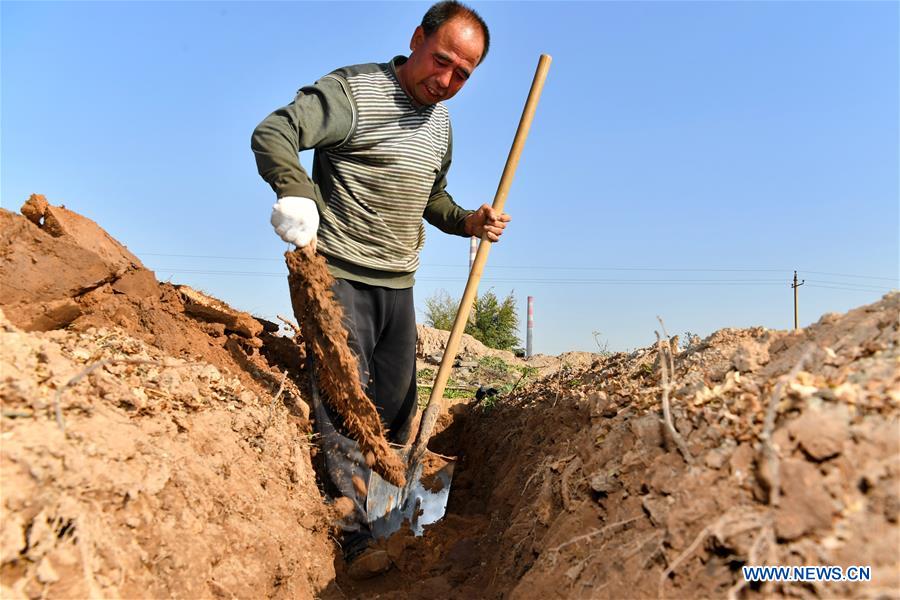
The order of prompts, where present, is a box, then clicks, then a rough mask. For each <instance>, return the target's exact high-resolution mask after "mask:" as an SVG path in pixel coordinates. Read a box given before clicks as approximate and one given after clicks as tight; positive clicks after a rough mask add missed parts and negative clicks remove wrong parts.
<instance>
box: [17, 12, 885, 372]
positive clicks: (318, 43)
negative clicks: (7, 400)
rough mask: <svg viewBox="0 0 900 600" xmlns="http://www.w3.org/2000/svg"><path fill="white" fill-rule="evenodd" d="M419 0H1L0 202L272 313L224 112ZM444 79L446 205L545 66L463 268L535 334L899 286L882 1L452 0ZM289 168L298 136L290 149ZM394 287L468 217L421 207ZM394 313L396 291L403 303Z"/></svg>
mask: <svg viewBox="0 0 900 600" xmlns="http://www.w3.org/2000/svg"><path fill="white" fill-rule="evenodd" d="M428 5H429V4H428V3H421V2H404V3H399V2H395V3H380V2H367V3H349V2H330V3H300V2H298V3H292V2H277V3H263V2H252V3H245V2H226V3H214V2H194V3H187V2H158V3H137V2H135V3H132V2H100V3H80V2H59V3H52V2H9V1H4V2H2V3H0V18H2V25H0V27H2V41H0V44H2V46H0V50H2V55H0V60H2V64H0V73H2V81H0V83H2V98H0V102H2V104H0V112H2V114H0V128H2V147H0V153H2V154H0V158H2V164H0V177H2V181H0V202H2V206H3V207H4V208H7V209H10V210H17V209H18V206H19V205H21V203H22V202H23V201H24V200H25V199H26V198H27V197H28V195H29V194H30V193H33V192H37V193H42V194H45V195H46V196H47V197H48V198H49V199H50V200H51V202H53V203H62V204H65V205H66V206H68V207H69V208H71V209H74V210H76V211H78V212H80V213H82V214H85V215H87V216H89V217H91V218H93V219H95V220H96V221H97V222H99V223H100V224H101V225H102V226H103V227H105V228H106V229H107V230H108V231H109V232H110V233H111V234H112V235H114V236H115V237H116V238H118V239H119V240H121V241H122V242H123V243H125V244H126V245H127V246H128V247H129V248H130V249H131V250H132V251H134V252H135V253H137V254H138V255H139V256H140V257H141V258H142V260H144V262H145V263H146V264H147V266H149V267H151V268H153V269H155V270H156V271H157V276H158V277H159V278H160V279H161V280H167V279H170V278H171V280H172V281H174V282H181V283H187V284H190V285H193V286H196V287H198V288H201V289H204V290H206V291H208V292H210V293H212V294H214V295H217V296H219V297H221V298H223V299H224V300H226V301H228V302H230V303H231V304H233V305H234V306H236V307H239V308H242V309H244V310H249V311H252V312H255V313H257V314H261V315H264V316H269V317H273V316H274V315H275V314H276V313H289V312H290V303H289V299H288V292H287V285H286V282H285V280H284V278H283V276H282V274H283V273H284V266H283V261H282V259H281V254H282V252H283V251H284V250H285V245H284V244H283V243H282V242H281V241H280V240H279V239H278V238H277V237H276V236H275V234H274V233H273V232H272V230H271V227H270V226H269V224H268V218H269V212H270V210H271V205H272V203H273V202H274V197H273V194H272V192H271V189H270V188H269V187H268V185H267V184H265V183H264V182H263V181H262V180H261V179H260V178H259V176H258V175H257V173H256V166H255V163H254V160H253V155H252V153H251V152H250V149H249V138H250V133H251V132H252V130H253V128H254V127H255V126H256V124H257V123H258V122H259V121H260V120H262V119H263V118H264V117H265V116H266V115H267V114H268V113H269V112H271V111H272V110H274V109H275V108H277V107H279V106H281V105H284V104H286V103H288V102H289V101H290V100H291V98H292V97H293V94H294V93H295V91H296V90H297V88H299V87H300V86H302V85H304V84H306V83H310V82H312V81H314V80H315V79H317V78H319V77H320V76H321V75H324V74H325V73H327V72H329V71H331V70H332V69H334V68H337V67H340V66H343V65H348V64H356V63H363V62H373V61H374V62H383V61H386V60H388V59H390V58H391V57H392V56H395V55H397V54H404V53H406V52H407V50H408V42H409V37H410V35H411V33H412V31H413V29H414V28H415V26H416V25H417V23H418V21H419V19H420V18H421V15H422V13H423V12H424V11H425V10H426V9H427V7H428ZM473 6H474V7H475V8H476V9H478V10H479V11H480V12H481V13H482V15H483V16H484V17H485V19H486V20H487V22H488V24H489V25H490V27H491V31H492V47H491V52H490V55H489V56H488V58H487V60H486V61H485V63H484V64H483V65H482V66H481V67H479V68H478V70H477V71H476V72H475V74H474V75H473V77H472V79H471V80H470V82H469V83H467V85H466V87H465V88H464V89H463V90H462V91H461V92H460V94H459V95H458V96H457V97H456V98H454V99H452V100H451V101H450V102H449V103H448V107H449V109H450V112H451V116H452V119H453V126H454V160H453V167H452V169H451V173H450V178H449V182H450V183H449V187H448V190H449V191H450V192H451V193H452V194H453V195H454V197H455V199H456V200H457V202H458V203H459V204H461V205H463V206H466V207H475V206H477V205H479V204H481V203H483V202H490V201H491V200H492V198H493V194H494V192H495V190H496V187H497V183H498V181H499V178H500V174H501V172H502V169H503V165H504V162H505V160H506V156H507V153H508V151H509V146H510V143H511V142H512V137H513V134H514V132H515V128H516V125H517V123H518V119H519V116H520V114H521V109H522V106H523V103H524V100H525V96H526V94H527V91H528V87H529V85H530V82H531V77H532V75H533V72H534V68H535V65H536V63H537V59H538V56H539V55H540V54H541V53H547V54H551V55H552V56H553V59H554V61H553V65H552V67H551V71H550V76H549V78H548V80H547V85H546V88H545V90H544V95H543V98H542V100H541V104H540V106H539V107H538V112H537V116H536V119H535V122H534V125H533V127H532V131H531V135H530V137H529V139H528V142H527V144H526V147H525V152H524V155H523V157H522V160H521V162H520V163H519V169H518V173H517V175H516V179H515V183H514V184H513V187H512V190H511V192H510V195H509V198H508V200H507V204H506V208H507V211H508V212H509V213H510V214H511V215H512V216H513V222H512V224H511V225H510V228H509V229H508V230H507V233H506V234H505V236H504V238H503V240H502V241H501V242H500V243H499V244H497V245H495V246H494V248H493V249H492V251H491V255H490V258H489V260H488V264H487V268H486V271H485V276H484V280H483V283H482V286H481V289H482V290H485V289H488V288H493V290H494V291H495V292H496V293H498V295H501V296H504V295H506V294H507V293H510V292H511V291H514V293H515V296H516V298H517V299H518V302H519V306H520V308H521V312H522V338H523V340H524V322H525V319H524V312H525V298H526V296H528V295H532V296H534V297H535V335H534V337H535V351H536V352H545V353H553V354H555V353H559V352H563V351H566V350H592V349H596V348H597V346H596V344H595V341H594V336H593V335H592V332H594V331H599V332H600V334H599V336H598V339H600V340H601V341H602V342H603V343H606V344H608V347H609V348H610V349H613V350H620V349H628V348H633V347H636V346H643V345H646V344H648V343H650V342H651V341H652V340H653V339H654V336H653V330H654V329H656V328H658V324H657V322H656V315H661V316H662V317H663V318H664V319H665V321H666V325H667V328H668V329H669V330H670V332H671V333H681V332H684V331H686V330H687V331H692V332H695V333H699V334H701V335H707V334H709V333H711V332H712V331H714V330H716V329H719V328H722V327H746V326H753V325H763V326H766V327H771V328H778V329H783V328H788V327H790V326H791V323H792V318H793V306H792V292H791V289H790V287H789V281H790V277H791V275H792V271H793V269H798V270H799V271H800V276H801V278H805V279H806V281H807V283H806V285H804V286H803V287H801V288H800V315H801V324H809V323H811V322H813V321H815V320H817V319H818V318H819V317H820V316H821V315H822V314H823V313H825V312H832V311H845V310H848V309H850V308H852V307H855V306H859V305H861V304H865V303H868V302H872V301H874V300H876V299H878V298H879V297H880V296H881V294H883V293H884V291H886V290H888V289H890V288H892V287H893V288H896V287H897V286H898V281H897V278H898V260H900V249H898V231H900V213H898V211H900V209H898V204H900V189H898V181H900V177H898V168H900V167H898V165H900V151H898V144H900V142H898V140H900V125H898V106H900V99H898V86H900V81H898V72H900V67H898V56H900V42H898V22H900V19H898V17H900V14H898V6H900V5H898V3H896V2H783V3H782V2H621V3H614V2H597V3H588V2H577V3H560V2H553V3H549V2H527V3H520V2H477V3H473ZM302 161H303V163H304V164H306V165H309V164H310V161H311V155H310V156H307V155H303V156H302ZM427 233H428V242H427V243H426V248H425V250H424V252H423V255H422V264H423V266H422V268H421V270H420V271H419V276H418V283H417V285H416V290H415V293H416V297H417V306H419V307H420V308H421V307H422V306H423V301H424V299H425V298H427V297H429V296H431V295H432V294H434V293H435V292H436V291H437V290H438V289H445V290H447V291H449V292H450V293H451V294H453V295H456V296H458V295H460V294H461V293H462V289H463V287H464V285H465V279H466V275H467V273H466V268H467V255H468V241H467V240H465V239H463V238H457V237H451V236H446V235H444V234H442V233H440V232H439V231H438V230H436V229H434V228H431V227H428V230H427ZM419 318H420V320H421V318H422V313H421V312H420V313H419Z"/></svg>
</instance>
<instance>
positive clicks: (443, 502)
mask: <svg viewBox="0 0 900 600" xmlns="http://www.w3.org/2000/svg"><path fill="white" fill-rule="evenodd" d="M405 455H406V452H403V453H402V456H403V458H404V459H405V458H406V456H405ZM455 465H456V462H455V461H452V460H451V461H449V462H447V464H446V465H444V466H443V467H441V468H440V469H439V470H438V471H437V472H435V473H433V474H429V475H428V476H427V481H423V480H422V475H423V470H424V465H423V463H422V462H421V461H420V462H419V463H418V464H416V465H414V467H413V468H412V469H411V471H410V473H409V474H408V475H407V477H406V485H405V486H403V487H402V488H398V487H397V486H395V485H392V484H390V483H388V482H387V481H385V480H384V479H382V478H381V477H379V476H378V474H377V473H374V472H373V473H372V476H371V477H370V478H369V488H368V495H367V496H366V513H367V515H368V520H369V528H370V529H371V531H372V535H374V536H375V537H376V538H387V537H389V536H390V535H391V534H392V533H394V532H396V531H400V529H401V528H402V527H403V524H404V522H407V523H409V528H410V529H411V530H412V532H413V534H415V535H417V536H419V535H422V533H423V532H424V531H425V526H426V525H430V524H432V523H434V522H436V521H438V520H440V518H441V517H443V516H444V511H445V510H446V509H447V499H448V498H449V497H450V481H451V480H452V479H453V468H454V466H455Z"/></svg>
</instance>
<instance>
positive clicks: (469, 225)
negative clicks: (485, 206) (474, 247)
mask: <svg viewBox="0 0 900 600" xmlns="http://www.w3.org/2000/svg"><path fill="white" fill-rule="evenodd" d="M474 216H475V213H473V212H472V213H469V214H467V215H466V216H465V218H464V219H463V231H464V232H465V234H466V236H468V237H472V236H473V235H475V225H474V220H473V217H474Z"/></svg>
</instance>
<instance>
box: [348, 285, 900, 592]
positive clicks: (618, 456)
mask: <svg viewBox="0 0 900 600" xmlns="http://www.w3.org/2000/svg"><path fill="white" fill-rule="evenodd" d="M898 311H900V294H897V293H894V294H890V295H888V296H886V297H885V298H884V299H883V300H882V301H881V302H879V303H876V304H874V305H872V306H867V307H863V308H860V309H857V310H854V311H851V312H850V313H848V314H847V315H843V316H838V315H826V316H825V317H823V318H822V320H821V321H820V322H819V323H817V324H816V325H813V326H811V327H810V328H808V329H806V330H804V331H801V332H796V333H786V332H777V331H770V330H765V329H762V328H757V329H751V330H722V331H719V332H717V333H715V334H713V335H712V336H710V337H709V338H707V339H706V340H705V341H703V342H702V343H700V344H698V345H695V347H693V348H691V349H690V350H689V351H687V352H683V353H680V354H677V355H676V356H675V357H674V359H673V363H674V367H675V369H674V378H672V377H671V373H668V375H669V378H670V385H669V387H668V396H669V398H670V400H671V403H672V413H673V415H674V418H673V421H674V426H675V428H676V430H677V432H678V433H679V435H680V437H682V438H683V439H684V440H685V443H686V450H687V455H686V456H683V455H682V454H681V453H680V452H679V450H678V449H677V447H676V444H675V443H674V442H673V438H672V436H671V434H670V433H669V432H668V431H667V427H666V426H665V425H664V423H663V422H662V420H661V408H660V405H661V398H662V396H663V392H664V389H663V387H662V381H661V380H662V372H661V365H660V359H659V351H658V350H657V348H656V347H651V348H647V349H643V350H638V351H636V352H634V353H631V354H618V355H613V356H611V357H609V358H605V359H598V360H595V361H594V362H593V363H592V364H591V366H589V367H588V368H586V369H583V370H581V371H579V372H575V373H573V374H572V375H571V376H567V377H566V378H565V379H563V380H562V381H561V384H559V385H558V383H557V380H558V379H559V377H558V376H554V375H551V376H549V377H547V378H545V379H544V380H542V381H538V382H537V383H535V384H532V385H531V386H530V387H528V388H527V389H525V390H522V391H521V392H520V393H518V394H514V395H513V396H511V397H509V398H506V399H504V400H502V401H499V402H497V403H496V404H495V405H494V407H493V408H492V409H491V410H489V411H488V410H485V409H484V408H481V407H476V408H472V409H470V410H469V411H468V412H467V413H466V414H464V415H463V416H462V417H461V423H458V424H457V425H455V426H454V428H455V429H456V431H455V432H454V433H453V434H452V435H453V438H454V439H451V440H444V441H443V443H444V444H448V445H449V446H455V451H454V452H453V453H454V454H459V455H460V463H459V465H458V468H457V474H456V477H455V478H454V481H453V488H452V493H451V499H450V506H449V507H448V511H449V513H450V515H449V516H448V518H446V519H445V520H444V521H442V522H440V523H438V524H436V525H435V526H434V527H433V528H432V529H431V530H429V531H427V532H426V535H425V539H424V540H423V541H421V542H417V543H413V542H411V541H409V540H400V541H397V542H393V544H394V546H405V545H409V546H410V548H409V549H407V551H406V552H405V553H404V555H403V558H402V559H398V561H397V563H398V567H399V570H400V573H398V574H397V575H394V577H395V579H394V584H395V585H394V587H389V586H385V587H383V588H380V589H379V590H378V593H379V594H382V595H381V596H380V597H398V598H399V597H406V596H408V595H410V594H412V595H417V596H420V597H425V596H428V595H434V594H437V595H438V596H442V597H446V596H452V597H460V598H462V597H506V596H508V597H511V598H534V597H591V598H595V597H601V598H655V597H658V596H661V597H723V596H726V595H729V594H730V593H731V594H734V596H735V597H751V596H752V597H758V596H761V595H765V596H771V595H776V596H793V595H809V594H810V593H812V594H813V595H818V596H821V597H877V596H879V594H887V595H890V596H893V595H895V594H896V593H897V590H898V589H900V588H898V586H900V575H898V573H900V568H898V567H900V560H898V554H897V552H896V548H897V547H898V545H900V526H898V517H900V497H898V484H900V436H898V431H900V430H898V427H900V422H898V415H900V351H898V340H900V331H898V318H897V315H898ZM767 417H768V419H767ZM767 423H768V425H767ZM454 428H451V429H448V431H451V430H452V429H454ZM444 451H445V452H449V451H450V450H448V448H447V447H446V446H445V448H444ZM390 547H391V546H390V543H389V544H388V549H389V550H390ZM764 564H788V565H840V566H842V567H845V568H846V567H848V566H850V565H868V566H871V567H872V581H871V582H870V583H864V584H860V583H851V582H829V583H826V582H818V583H815V584H800V583H795V584H787V583H783V584H767V585H762V586H761V585H759V584H753V585H752V586H750V585H747V586H745V584H744V582H743V578H742V575H741V570H740V567H741V566H743V565H764ZM415 582H420V584H416V583H415ZM418 585H421V587H418ZM356 592H357V593H360V594H362V595H366V594H367V593H368V592H367V591H366V590H362V589H359V588H357V589H356ZM391 594H394V595H393V596H392V595H391Z"/></svg>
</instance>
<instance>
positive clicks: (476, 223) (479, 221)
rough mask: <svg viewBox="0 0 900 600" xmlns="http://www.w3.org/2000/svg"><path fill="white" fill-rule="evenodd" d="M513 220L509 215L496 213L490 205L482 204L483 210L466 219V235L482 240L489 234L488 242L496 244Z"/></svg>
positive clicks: (480, 209)
mask: <svg viewBox="0 0 900 600" xmlns="http://www.w3.org/2000/svg"><path fill="white" fill-rule="evenodd" d="M511 219H512V217H510V216H509V215H508V214H506V213H498V212H497V211H495V210H494V209H493V208H491V205H490V204H482V205H481V208H479V209H478V210H476V211H475V212H473V213H472V214H470V215H469V216H468V217H466V221H465V229H466V235H474V236H475V237H479V238H480V237H481V236H482V235H484V234H487V239H488V241H490V242H496V241H498V240H499V239H500V236H501V235H502V234H503V230H504V229H506V224H507V223H509V222H510V220H511Z"/></svg>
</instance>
